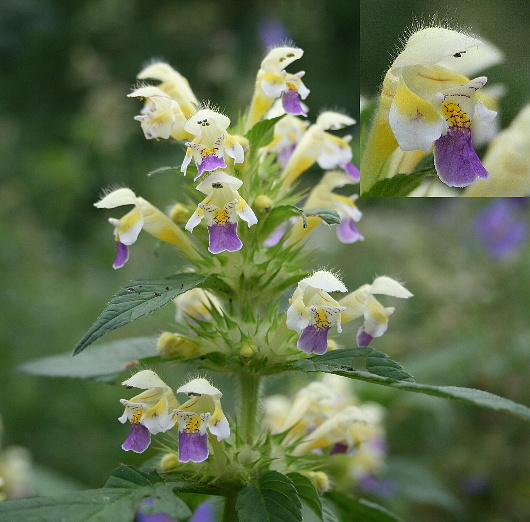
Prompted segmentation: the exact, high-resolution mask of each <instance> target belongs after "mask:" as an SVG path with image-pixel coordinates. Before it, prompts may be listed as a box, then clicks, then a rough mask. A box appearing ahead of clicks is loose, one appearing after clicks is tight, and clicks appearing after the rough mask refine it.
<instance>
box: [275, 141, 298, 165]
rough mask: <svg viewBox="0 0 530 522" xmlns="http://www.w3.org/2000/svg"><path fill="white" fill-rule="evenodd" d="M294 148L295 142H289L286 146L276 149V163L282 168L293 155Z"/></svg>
mask: <svg viewBox="0 0 530 522" xmlns="http://www.w3.org/2000/svg"><path fill="white" fill-rule="evenodd" d="M294 149H296V143H291V144H290V145H287V146H286V147H282V148H281V149H280V150H279V151H278V156H277V159H278V163H279V164H280V165H281V166H282V168H284V167H285V165H287V162H288V161H289V158H290V157H291V156H292V155H293V152H294Z"/></svg>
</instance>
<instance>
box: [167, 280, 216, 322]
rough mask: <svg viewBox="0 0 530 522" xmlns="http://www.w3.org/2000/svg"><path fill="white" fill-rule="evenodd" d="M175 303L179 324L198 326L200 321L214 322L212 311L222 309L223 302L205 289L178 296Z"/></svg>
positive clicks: (192, 290) (174, 300) (195, 289)
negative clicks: (212, 309) (197, 321)
mask: <svg viewBox="0 0 530 522" xmlns="http://www.w3.org/2000/svg"><path fill="white" fill-rule="evenodd" d="M173 302H174V303H175V306H176V314H175V320H176V321H177V323H185V322H188V323H191V324H192V325H196V324H197V323H196V321H195V319H198V320H199V321H210V320H212V314H211V313H210V309H211V308H212V307H214V308H216V309H217V310H218V311H219V310H221V309H222V305H221V301H220V300H219V299H218V298H217V297H216V296H215V295H213V294H212V293H211V292H208V291H207V290H204V289H203V288H192V289H191V290H188V291H187V292H184V293H183V294H179V295H177V297H175V299H173Z"/></svg>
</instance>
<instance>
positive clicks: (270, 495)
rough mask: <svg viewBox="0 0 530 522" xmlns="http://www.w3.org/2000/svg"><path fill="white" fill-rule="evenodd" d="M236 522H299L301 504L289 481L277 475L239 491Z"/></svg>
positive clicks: (279, 474) (269, 473)
mask: <svg viewBox="0 0 530 522" xmlns="http://www.w3.org/2000/svg"><path fill="white" fill-rule="evenodd" d="M236 509H237V512H238V514H239V521H240V522H256V521H257V520H259V521H260V522H262V521H263V522H301V520H302V504H301V502H300V499H299V497H298V493H297V491H296V488H295V486H294V484H293V482H292V480H291V479H290V478H288V477H286V476H285V475H282V474H281V473H278V472H277V471H269V472H268V473H266V474H265V475H263V476H262V477H261V478H260V479H259V480H258V483H257V485H252V484H251V485H249V486H247V487H245V488H244V489H242V490H241V491H240V492H239V494H238V496H237V502H236Z"/></svg>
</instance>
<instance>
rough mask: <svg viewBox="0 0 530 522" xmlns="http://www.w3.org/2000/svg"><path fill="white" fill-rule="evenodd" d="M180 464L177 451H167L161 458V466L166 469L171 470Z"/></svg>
mask: <svg viewBox="0 0 530 522" xmlns="http://www.w3.org/2000/svg"><path fill="white" fill-rule="evenodd" d="M179 465H180V462H179V458H178V455H176V454H175V453H166V454H165V455H164V456H163V457H162V458H161V459H160V467H161V468H162V469H163V470H164V471H169V470H172V469H174V468H176V467H177V466H179Z"/></svg>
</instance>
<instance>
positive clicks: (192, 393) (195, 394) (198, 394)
mask: <svg viewBox="0 0 530 522" xmlns="http://www.w3.org/2000/svg"><path fill="white" fill-rule="evenodd" d="M200 396H201V394H200V393H194V392H190V393H188V397H200Z"/></svg>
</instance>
